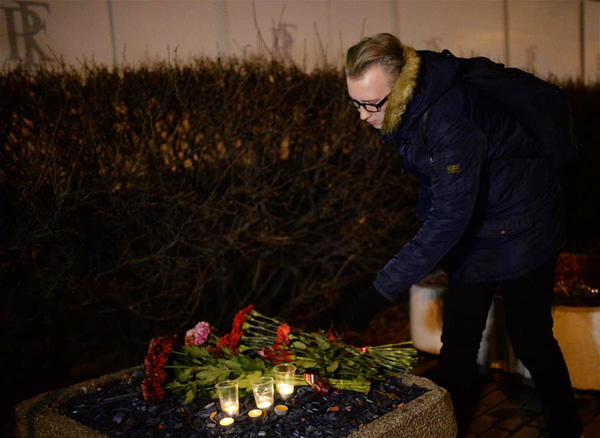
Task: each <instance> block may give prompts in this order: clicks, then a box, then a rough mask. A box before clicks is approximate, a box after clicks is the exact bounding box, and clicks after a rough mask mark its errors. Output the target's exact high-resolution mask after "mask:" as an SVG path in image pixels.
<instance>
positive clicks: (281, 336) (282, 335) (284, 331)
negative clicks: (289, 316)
mask: <svg viewBox="0 0 600 438" xmlns="http://www.w3.org/2000/svg"><path fill="white" fill-rule="evenodd" d="M291 332H292V329H291V327H290V326H289V325H288V324H281V325H280V326H279V327H277V336H276V337H275V344H285V345H290V337H289V336H290V333H291Z"/></svg>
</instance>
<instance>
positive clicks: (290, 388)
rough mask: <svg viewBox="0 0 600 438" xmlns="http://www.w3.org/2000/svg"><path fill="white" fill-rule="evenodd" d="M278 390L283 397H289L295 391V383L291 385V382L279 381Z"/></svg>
mask: <svg viewBox="0 0 600 438" xmlns="http://www.w3.org/2000/svg"><path fill="white" fill-rule="evenodd" d="M277 392H278V393H279V395H280V396H281V397H282V398H288V397H289V396H291V395H292V394H293V393H294V385H290V384H289V383H278V384H277Z"/></svg>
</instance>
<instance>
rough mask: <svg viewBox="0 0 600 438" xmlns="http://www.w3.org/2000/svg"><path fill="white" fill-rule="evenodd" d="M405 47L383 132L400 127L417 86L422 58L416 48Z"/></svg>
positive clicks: (386, 111) (389, 98)
mask: <svg viewBox="0 0 600 438" xmlns="http://www.w3.org/2000/svg"><path fill="white" fill-rule="evenodd" d="M403 49H404V67H403V68H402V70H401V71H400V74H399V75H398V79H396V83H395V84H394V87H393V88H392V92H391V93H390V95H389V97H388V104H387V108H386V110H385V117H384V118H383V124H382V125H381V133H382V134H389V133H391V132H392V131H395V130H396V129H397V128H398V126H399V125H400V121H401V120H402V116H403V115H404V113H405V112H406V106H407V105H408V102H409V101H410V99H411V97H412V96H413V93H414V91H415V87H416V86H417V77H418V76H419V69H420V67H421V58H419V55H418V54H417V52H416V50H415V49H413V48H412V47H409V46H403Z"/></svg>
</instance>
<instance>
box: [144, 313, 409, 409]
mask: <svg viewBox="0 0 600 438" xmlns="http://www.w3.org/2000/svg"><path fill="white" fill-rule="evenodd" d="M151 344H152V343H151ZM407 344H409V343H399V344H388V345H381V346H376V347H362V348H357V347H354V346H352V345H349V344H346V343H344V342H343V341H342V339H341V338H340V337H339V336H338V335H337V334H336V333H335V332H334V330H333V329H329V330H328V331H327V332H324V331H318V332H304V331H301V330H297V329H294V328H292V327H290V326H289V325H288V324H287V323H285V322H283V321H281V320H279V319H277V318H271V317H268V316H265V315H262V314H261V313H259V312H258V311H256V310H255V309H254V306H253V305H250V306H248V307H246V308H244V309H242V310H240V311H239V312H238V313H237V314H236V316H235V318H234V320H233V324H232V328H231V331H230V332H229V333H227V334H226V335H224V336H222V337H220V338H219V337H217V336H216V335H215V334H214V331H213V330H211V328H210V325H209V324H208V323H206V322H200V323H198V324H197V325H196V326H195V327H194V328H192V329H191V330H189V331H188V332H187V333H186V336H185V345H184V346H183V347H182V348H181V349H180V350H173V354H174V361H173V365H164V363H165V362H164V361H162V362H160V364H162V365H164V366H165V367H168V368H169V367H170V368H172V369H173V370H174V376H175V377H174V381H173V382H171V383H169V384H168V385H167V386H166V388H167V389H169V390H172V391H173V392H174V393H175V394H176V395H178V396H180V397H184V398H185V402H186V403H189V402H191V401H192V400H193V399H194V398H195V397H197V396H199V395H209V396H211V397H216V394H215V392H214V385H215V383H217V382H220V381H223V380H227V379H236V380H237V381H238V384H239V388H240V390H241V391H248V392H251V382H252V380H254V379H255V378H257V377H261V376H263V375H272V368H273V366H274V365H277V364H280V363H284V362H291V363H293V364H294V365H295V366H296V368H297V370H298V372H299V374H298V375H297V376H296V382H295V383H296V385H303V384H304V385H306V384H310V385H311V386H313V388H314V389H315V390H316V391H318V392H321V393H324V392H326V391H327V390H328V388H330V387H333V388H337V389H350V390H355V391H361V392H369V390H370V384H371V382H373V381H378V380H384V379H386V378H389V377H396V376H399V375H401V374H403V373H406V372H408V371H410V370H411V369H412V367H413V366H414V364H415V362H416V351H415V350H414V349H413V348H411V347H409V346H407ZM151 353H152V351H149V356H150V355H151ZM152 354H153V355H154V356H156V353H152ZM147 358H148V356H147ZM146 362H148V361H146ZM160 364H159V366H160ZM155 368H156V367H155ZM155 368H148V366H147V367H146V370H145V371H146V373H145V375H146V378H145V379H144V381H146V380H151V381H152V382H155V381H156V378H155V377H153V376H156V375H157V373H158V375H159V376H163V375H164V374H160V372H157V370H156V369H155ZM160 371H161V372H163V373H164V371H162V370H160ZM163 380H164V379H163ZM142 385H144V383H142ZM155 386H156V385H155ZM155 386H152V385H148V384H146V387H149V388H151V389H152V388H155ZM147 392H148V391H147ZM149 395H150V397H146V394H144V397H145V399H146V400H148V401H152V400H157V399H160V398H161V395H160V394H159V395H158V396H157V395H156V394H153V393H149Z"/></svg>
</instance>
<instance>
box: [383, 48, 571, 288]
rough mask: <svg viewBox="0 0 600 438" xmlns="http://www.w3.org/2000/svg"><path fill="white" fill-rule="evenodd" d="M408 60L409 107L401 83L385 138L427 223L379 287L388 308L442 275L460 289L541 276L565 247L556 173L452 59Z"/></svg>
mask: <svg viewBox="0 0 600 438" xmlns="http://www.w3.org/2000/svg"><path fill="white" fill-rule="evenodd" d="M412 53H413V56H415V57H417V58H416V59H413V60H412V61H413V64H412V65H413V66H414V67H415V68H416V67H417V66H418V74H416V75H415V76H416V77H415V80H414V84H412V86H413V89H412V90H411V92H410V93H408V94H409V96H408V97H407V93H406V90H401V89H405V88H406V84H407V83H409V84H410V82H411V79H410V78H408V79H407V78H406V77H403V74H402V73H401V74H400V77H399V79H398V81H397V82H396V85H395V87H394V89H393V90H392V93H391V94H390V97H389V99H388V105H387V109H386V115H385V117H386V118H385V119H384V129H383V131H387V134H385V135H384V140H386V141H387V142H390V143H392V144H393V145H394V146H395V147H397V149H398V153H399V154H400V161H401V166H402V167H403V169H404V170H406V171H408V172H410V173H413V174H414V175H416V176H417V178H418V180H419V183H420V196H419V207H418V214H419V216H420V218H421V219H422V221H423V223H422V227H421V229H420V230H419V231H418V232H417V233H416V234H415V236H414V237H413V238H412V240H410V241H409V242H408V243H407V244H406V245H404V246H403V247H402V249H401V250H400V251H399V252H398V254H396V255H395V256H394V257H393V258H392V259H391V260H390V261H389V262H388V263H387V264H386V266H385V267H384V268H383V269H382V270H381V272H380V273H379V275H378V276H377V278H376V280H375V282H374V285H375V287H376V288H377V290H378V291H379V292H380V293H381V294H382V295H384V296H385V297H386V298H388V299H392V300H393V299H396V298H398V297H399V295H400V294H402V293H403V292H405V291H406V290H408V288H410V286H411V285H412V284H414V283H417V282H418V281H420V280H421V279H422V278H423V277H424V276H425V275H427V274H428V273H429V272H430V271H432V270H433V269H434V268H435V267H436V266H438V265H440V266H441V267H442V268H444V270H445V271H446V272H447V273H448V275H449V276H450V277H451V278H452V279H454V280H458V281H465V282H481V281H490V280H503V279H510V278H515V277H518V276H520V275H522V274H524V273H526V272H528V271H530V270H532V269H534V268H536V267H538V266H539V265H541V264H542V263H543V262H544V261H546V260H547V259H548V257H550V256H551V255H554V254H556V253H557V251H558V250H559V248H560V246H561V245H562V242H563V240H564V226H563V214H562V200H561V195H560V191H559V189H558V185H557V182H556V178H555V174H554V168H553V166H552V164H551V163H550V161H548V160H546V159H543V158H541V156H540V154H539V149H540V146H539V143H538V141H537V140H536V139H534V138H532V137H531V136H530V135H528V133H527V132H526V131H525V129H524V128H523V127H522V126H521V124H520V123H519V122H518V121H517V120H515V119H513V118H511V117H510V116H508V115H506V114H504V113H502V111H501V110H500V108H498V106H497V104H495V103H494V102H492V101H491V100H490V99H489V98H488V97H486V96H485V95H484V94H482V93H481V91H478V90H477V89H476V88H474V87H473V86H471V85H468V84H466V83H464V82H462V81H461V77H460V74H459V71H458V66H457V62H456V59H455V58H454V57H453V56H452V55H450V54H449V53H448V52H445V53H435V52H430V51H420V52H414V51H413V52H412ZM399 91H402V92H399ZM426 111H427V112H428V117H427V118H428V120H427V123H426V124H425V125H423V126H424V127H425V129H424V130H422V131H421V130H420V128H421V127H422V124H421V123H420V122H419V121H420V119H421V117H422V116H423V114H424V113H425V112H426Z"/></svg>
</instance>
